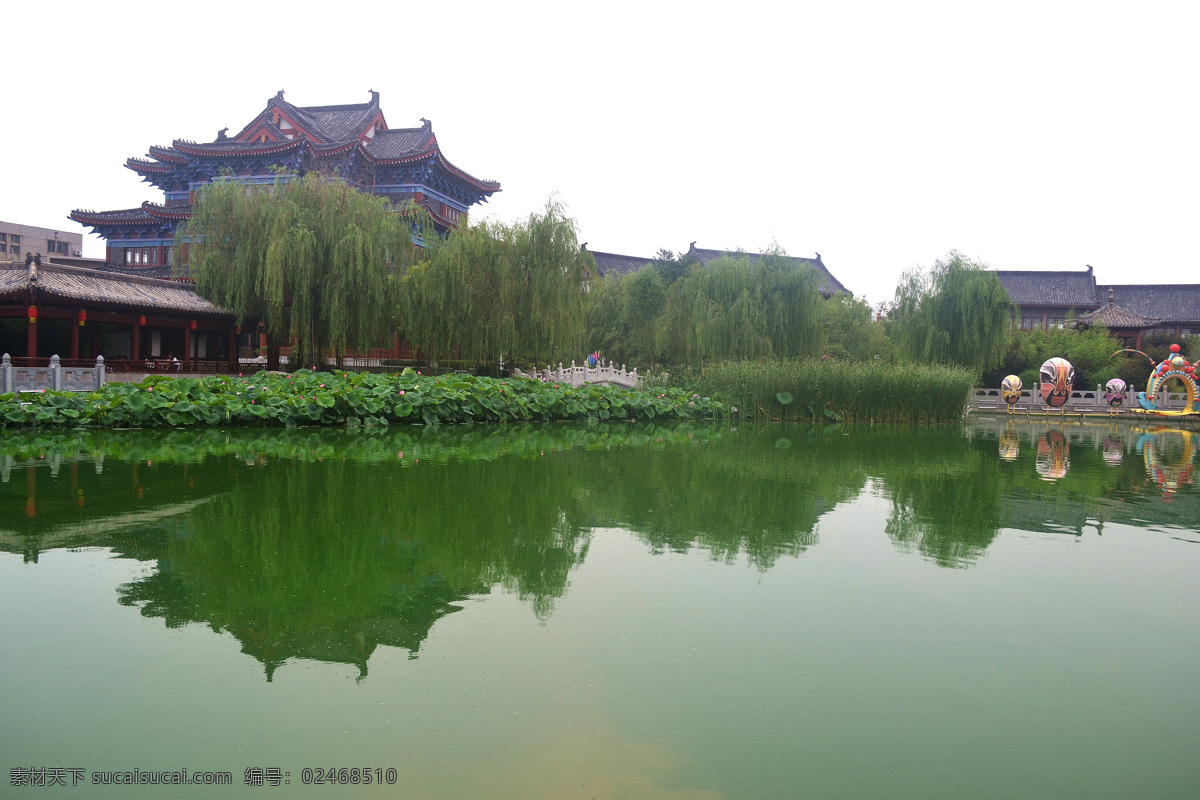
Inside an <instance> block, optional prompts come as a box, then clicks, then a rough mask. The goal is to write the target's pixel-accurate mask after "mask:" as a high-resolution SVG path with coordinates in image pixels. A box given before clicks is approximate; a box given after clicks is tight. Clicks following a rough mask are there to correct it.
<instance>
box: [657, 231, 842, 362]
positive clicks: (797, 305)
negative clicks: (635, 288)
mask: <svg viewBox="0 0 1200 800" xmlns="http://www.w3.org/2000/svg"><path fill="white" fill-rule="evenodd" d="M821 302H822V298H821V295H820V293H819V292H818V291H817V288H816V275H815V274H814V273H813V271H812V270H810V269H797V268H796V266H795V265H794V264H793V263H792V262H791V261H790V260H789V259H787V258H786V257H784V256H783V254H782V253H764V254H763V255H761V256H759V257H758V259H757V260H755V261H754V262H753V263H752V262H751V260H750V259H749V258H748V257H745V256H743V257H741V258H733V257H730V256H724V257H722V258H719V259H717V260H716V261H713V262H712V263H710V264H707V265H706V266H704V267H702V268H692V269H689V270H687V271H686V272H685V273H684V274H683V276H682V277H680V278H679V279H678V280H677V281H675V283H673V284H671V290H670V294H669V297H668V300H667V306H666V310H665V312H664V319H663V327H662V329H661V332H660V334H659V350H660V352H662V353H663V355H664V357H665V358H666V359H668V360H670V361H674V362H676V363H693V364H694V363H699V362H702V361H706V360H710V359H714V358H734V359H738V358H761V357H765V356H774V357H778V358H799V357H803V356H808V355H812V354H814V353H815V352H816V350H817V349H818V348H819V346H820V342H821Z"/></svg>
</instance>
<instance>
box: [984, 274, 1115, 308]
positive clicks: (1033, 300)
mask: <svg viewBox="0 0 1200 800" xmlns="http://www.w3.org/2000/svg"><path fill="white" fill-rule="evenodd" d="M996 276H997V277H998V278H1000V285H1001V286H1003V287H1004V290H1005V291H1006V292H1008V297H1009V299H1010V300H1011V301H1012V302H1013V304H1015V305H1018V306H1062V307H1064V308H1088V309H1091V308H1096V307H1097V306H1098V305H1100V300H1099V298H1098V297H1097V294H1096V278H1095V276H1094V275H1092V270H1091V268H1088V269H1087V270H1083V271H1060V272H1056V271H1041V270H1006V269H998V270H996ZM1122 305H1125V304H1124V303H1122Z"/></svg>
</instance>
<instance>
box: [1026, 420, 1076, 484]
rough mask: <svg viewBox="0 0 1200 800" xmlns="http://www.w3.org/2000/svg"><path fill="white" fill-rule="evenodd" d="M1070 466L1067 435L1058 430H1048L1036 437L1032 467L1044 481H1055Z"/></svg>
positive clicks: (1064, 473)
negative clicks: (1034, 457) (1035, 452)
mask: <svg viewBox="0 0 1200 800" xmlns="http://www.w3.org/2000/svg"><path fill="white" fill-rule="evenodd" d="M1070 467H1071V460H1070V453H1069V450H1068V448H1067V437H1065V436H1063V435H1062V433H1060V432H1059V431H1050V432H1049V433H1047V434H1044V435H1043V436H1041V437H1040V438H1039V439H1038V443H1037V458H1036V459H1035V461H1034V462H1033V468H1034V469H1036V470H1037V474H1038V475H1041V476H1042V480H1044V481H1056V480H1058V479H1059V478H1061V477H1063V476H1064V475H1066V474H1067V470H1068V469H1070Z"/></svg>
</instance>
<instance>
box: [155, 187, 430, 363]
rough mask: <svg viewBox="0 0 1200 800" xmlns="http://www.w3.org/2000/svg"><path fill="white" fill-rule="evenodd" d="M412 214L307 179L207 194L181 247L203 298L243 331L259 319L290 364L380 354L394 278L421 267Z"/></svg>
mask: <svg viewBox="0 0 1200 800" xmlns="http://www.w3.org/2000/svg"><path fill="white" fill-rule="evenodd" d="M422 220H423V215H422V214H420V212H418V211H417V210H416V209H415V208H410V209H408V210H407V211H406V213H405V214H397V213H396V212H395V209H394V208H393V207H392V206H391V205H390V204H389V203H388V201H387V200H385V199H383V198H380V197H375V196H372V195H369V194H365V193H363V192H360V191H358V190H357V189H354V188H352V187H350V186H347V185H346V184H345V183H343V182H342V181H340V180H337V179H336V178H329V177H325V176H320V175H317V174H315V173H309V174H307V175H305V176H303V177H293V176H281V177H280V179H279V180H277V181H276V182H275V184H274V185H271V186H265V187H259V186H247V185H245V184H242V183H239V182H237V181H235V180H225V181H220V180H218V181H214V182H213V183H211V184H209V185H207V186H205V187H204V190H203V191H202V192H201V194H200V199H199V201H198V202H197V204H196V207H195V210H194V213H193V215H192V218H191V219H190V220H188V222H187V223H185V224H184V225H183V226H181V227H180V231H179V234H178V240H179V241H180V242H183V243H186V246H187V248H188V251H189V252H188V258H187V266H188V269H189V272H190V274H191V277H192V278H193V279H194V280H195V282H196V291H197V293H198V294H200V295H201V296H203V297H205V298H207V299H209V300H211V301H212V302H214V303H216V304H218V305H220V306H223V307H225V308H228V309H230V310H231V311H233V312H234V313H236V314H237V315H238V318H239V319H240V320H241V321H243V322H244V321H245V320H246V319H248V318H256V319H259V320H261V321H262V322H263V324H264V325H265V326H266V332H267V335H268V336H269V337H271V339H273V340H274V341H276V342H283V343H287V342H291V343H292V345H293V350H292V357H291V362H292V363H293V364H295V365H302V366H308V365H315V364H316V363H317V362H318V361H319V359H320V355H321V353H322V351H324V350H327V349H332V350H334V351H335V352H344V351H345V350H346V349H347V348H356V349H359V348H361V349H366V348H369V347H372V346H377V345H378V344H379V342H380V341H383V340H384V338H385V337H386V336H387V335H388V334H390V333H391V330H392V322H393V308H394V307H393V303H392V302H391V300H392V296H391V292H390V291H389V289H390V284H391V276H392V274H393V273H394V272H395V271H397V270H399V269H400V268H401V266H402V265H404V264H406V263H410V262H411V261H412V259H413V257H414V252H413V251H414V244H413V230H414V228H413V226H414V224H416V225H418V226H420V225H421V224H422Z"/></svg>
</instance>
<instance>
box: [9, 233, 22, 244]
mask: <svg viewBox="0 0 1200 800" xmlns="http://www.w3.org/2000/svg"><path fill="white" fill-rule="evenodd" d="M9 238H10V239H11V240H12V243H13V244H15V245H16V246H17V247H20V246H21V236H20V235H19V234H16V233H14V234H13V235H12V236H10V237H9Z"/></svg>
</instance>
